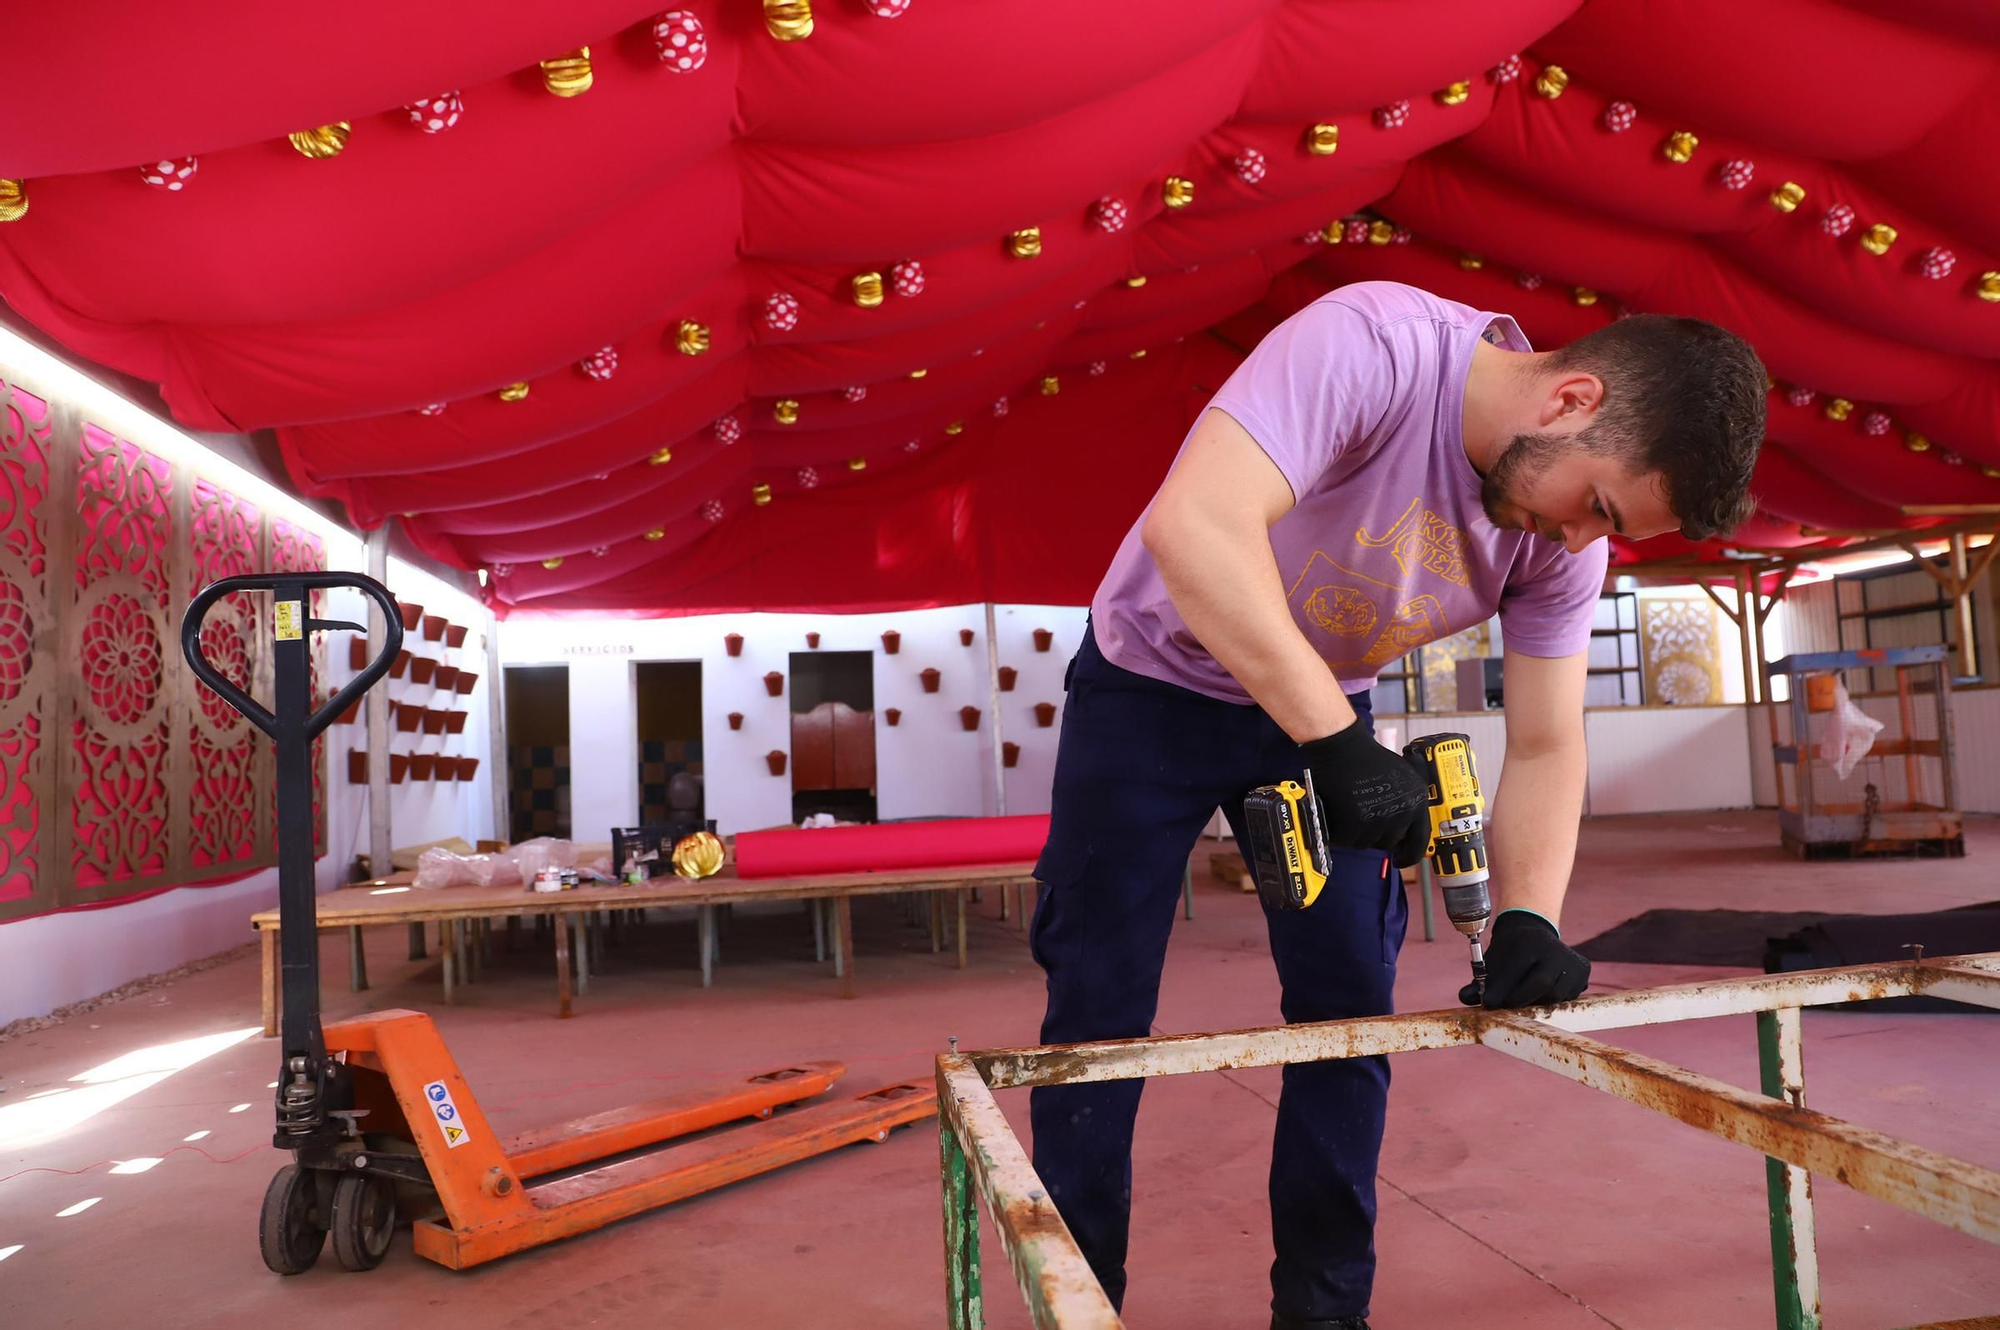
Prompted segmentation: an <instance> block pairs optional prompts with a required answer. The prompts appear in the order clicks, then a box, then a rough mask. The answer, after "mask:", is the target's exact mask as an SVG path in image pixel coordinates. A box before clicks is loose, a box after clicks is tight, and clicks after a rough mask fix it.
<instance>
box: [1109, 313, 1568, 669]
mask: <svg viewBox="0 0 2000 1330" xmlns="http://www.w3.org/2000/svg"><path fill="white" fill-rule="evenodd" d="M1482 336H1483V337H1486V338H1487V339H1488V340H1490V341H1493V342H1495V343H1497V344H1498V345H1500V346H1504V347H1507V348H1509V349H1510V350H1515V351H1528V350H1532V349H1533V348H1532V347H1530V346H1529V345H1528V340H1527V338H1525V337H1523V336H1522V335H1521V330H1520V329H1519V328H1518V327H1516V326H1515V324H1514V321H1513V319H1511V318H1509V317H1507V316H1506V315H1505V314H1489V313H1483V312H1481V311H1479V310H1475V309H1472V308H1471V307H1469V306H1466V305H1460V304H1455V303H1453V302H1452V301H1449V300H1440V299H1439V298H1438V297H1436V296H1434V295H1431V294H1430V293H1429V292H1426V291H1420V290H1418V289H1417V288H1415V287H1411V286H1403V285H1400V284H1398V283H1395V282H1357V283H1355V284H1354V285H1352V286H1344V287H1341V288H1340V289H1338V290H1336V291H1333V292H1331V293H1330V294H1328V295H1326V296H1323V297H1321V298H1320V299H1319V300H1316V301H1314V302H1313V303H1312V304H1310V305H1308V306H1306V307H1305V308H1304V309H1302V310H1300V311H1299V312H1298V313H1297V314H1294V315H1293V316H1292V317H1291V318H1289V319H1287V320H1285V321H1284V322H1283V323H1281V324H1279V325H1278V326H1277V327H1276V328H1274V329H1272V331H1271V333H1270V335H1269V336H1268V337H1266V338H1265V339H1264V340H1263V341H1262V342H1259V343H1258V344H1257V348H1256V350H1254V351H1252V352H1251V353H1250V355H1249V357H1248V358H1247V359H1246V360H1244V362H1243V363H1242V364H1241V365H1240V366H1238V367H1237V370H1236V372H1235V373H1234V374H1232V375H1230V376H1229V380H1228V382H1226V383H1224V384H1223V385H1222V390H1221V391H1220V392H1218V393H1217V394H1216V395H1215V397H1214V398H1213V400H1211V401H1210V403H1209V406H1210V407H1211V408H1213V409H1216V410H1220V411H1224V412H1227V413H1228V414H1229V416H1230V417H1231V418H1232V419H1234V420H1235V421H1236V422H1237V423H1238V424H1240V425H1242V426H1243V428H1244V429H1245V430H1246V431H1248V432H1249V434H1250V437H1251V438H1253V439H1255V440H1256V441H1257V443H1258V445H1259V446H1260V447H1261V448H1263V450H1264V451H1265V452H1266V453H1268V454H1269V455H1270V458H1271V460H1272V461H1273V462H1275V463H1277V466H1278V469H1279V470H1280V471H1282V472H1283V473H1284V475H1285V479H1286V480H1287V481H1288V482H1290V484H1291V487H1292V496H1293V498H1294V500H1295V505H1294V507H1293V508H1292V509H1291V511H1290V512H1287V513H1286V514H1285V515H1284V516H1283V517H1281V518H1279V519H1278V520H1277V521H1276V522H1275V523H1273V524H1272V526H1271V548H1272V550H1273V551H1274V552H1275V553H1276V554H1277V557H1278V572H1279V576H1280V577H1281V578H1282V579H1283V581H1284V585H1285V596H1286V599H1287V601H1288V602H1289V603H1290V605H1291V610H1292V618H1293V620H1294V621H1296V622H1297V624H1298V625H1299V629H1300V631H1301V632H1303V633H1304V634H1305V635H1306V640H1307V641H1309V642H1311V643H1312V644H1313V647H1314V649H1315V650H1317V651H1318V652H1319V654H1320V655H1321V656H1322V657H1323V658H1325V660H1326V662H1327V664H1328V666H1330V667H1331V668H1332V670H1333V672H1334V675H1335V676H1336V677H1337V678H1338V679H1339V680H1340V682H1341V686H1342V688H1344V689H1345V690H1346V691H1347V692H1349V693H1358V692H1362V691H1364V690H1365V689H1367V688H1368V687H1370V686H1371V685H1372V684H1373V683H1374V682H1375V676H1376V675H1377V674H1378V673H1379V672H1380V671H1381V670H1382V668H1383V667H1384V666H1385V665H1387V664H1388V663H1389V662H1391V661H1394V660H1397V659H1399V658H1400V657H1402V656H1404V655H1406V654H1407V653H1408V652H1409V651H1410V649H1411V648H1413V647H1417V646H1421V645H1422V644H1423V643H1425V642H1434V641H1437V640H1438V639H1440V638H1445V637H1449V636H1451V635H1452V634H1454V633H1458V632H1463V631H1464V630H1465V629H1467V628H1472V627H1475V626H1477V625H1478V624H1481V623H1483V622H1485V621H1486V620H1487V619H1488V618H1489V617H1491V616H1492V614H1493V613H1494V611H1495V610H1496V609H1497V610H1498V611H1499V614H1500V624H1501V630H1502V634H1503V636H1504V638H1505V640H1506V644H1507V649H1508V650H1509V651H1516V652H1520V653H1521V654H1523V655H1529V656H1569V655H1574V654H1575V653H1577V652H1579V651H1582V650H1584V648H1586V647H1587V646H1588V645H1589V644H1590V627H1591V618H1592V613H1593V611H1594V609H1595V606H1596V602H1597V597H1598V594H1599V592H1600V591H1601V590H1602V588H1603V583H1604V570H1605V563H1606V558H1607V551H1606V548H1605V545H1604V543H1603V542H1602V541H1600V542H1597V543H1595V544H1593V545H1592V546H1591V547H1590V548H1589V549H1587V550H1585V551H1584V552H1583V553H1582V554H1575V555H1573V554H1570V553H1569V552H1568V551H1567V550H1565V549H1564V548H1563V547H1562V546H1561V545H1560V544H1557V543H1556V542H1553V541H1550V540H1546V539H1544V538H1543V537H1541V536H1540V535H1537V534H1535V533H1533V532H1527V531H1502V530H1500V529H1499V528H1497V527H1495V526H1494V525H1493V524H1492V523H1491V522H1489V521H1488V520H1487V518H1486V512H1485V509H1484V508H1483V507H1482V506H1481V504H1480V501H1479V489H1480V477H1479V473H1478V472H1477V471H1474V470H1473V469H1472V463H1471V462H1470V461H1469V460H1468V459H1467V458H1466V455H1465V440H1464V431H1463V427H1464V412H1463V408H1464V401H1465V377H1466V374H1467V372H1468V371H1469V370H1470V369H1471V366H1472V348H1473V345H1474V343H1475V342H1476V341H1477V340H1478V339H1479V338H1481V337H1482ZM1183 447H1185V442H1184V443H1183ZM1144 522H1145V515H1144V514H1141V515H1140V518H1139V521H1138V522H1136V523H1134V524H1133V526H1132V529H1131V530H1130V531H1129V532H1127V533H1126V535H1125V541H1124V543H1123V544H1122V545H1120V546H1119V549H1118V554H1117V557H1116V558H1114V559H1113V560H1112V562H1111V568H1110V571H1108V572H1107V573H1105V575H1104V581H1103V582H1102V583H1101V584H1099V586H1098V588H1097V595H1096V596H1095V597H1094V598H1093V599H1092V601H1091V606H1090V613H1091V622H1092V627H1093V630H1094V632H1095V634H1096V637H1097V644H1098V648H1099V650H1101V651H1102V652H1103V653H1104V657H1105V659H1106V660H1109V661H1110V662H1111V663H1112V664H1114V665H1118V666H1121V667H1123V668H1125V669H1128V670H1131V671H1133V672H1134V673H1137V674H1144V675H1148V676H1150V677H1152V678H1155V679H1164V680H1166V681H1167V682H1169V683H1175V684H1179V685H1181V686H1182V687H1184V688H1190V689H1192V690H1194V691H1195V692H1197V693H1203V694H1206V695H1207V696H1209V697H1215V698H1220V699H1222V700H1224V701H1228V702H1249V701H1250V700H1251V698H1250V695H1249V694H1248V693H1246V692H1244V691H1243V687H1242V685H1240V684H1238V683H1237V682H1236V680H1235V679H1234V678H1232V677H1231V676H1230V674H1229V673H1228V671H1226V670H1225V669H1223V667H1222V666H1221V664H1220V663H1218V662H1217V661H1216V659H1215V658H1214V657H1213V656H1211V655H1209V654H1208V652H1207V651H1205V650H1203V649H1202V645H1201V643H1200V642H1198V641H1196V640H1195V637H1194V634H1193V633H1191V632H1189V631H1188V627H1187V625H1186V624H1185V623H1184V622H1182V620H1181V616H1180V614H1179V613H1178V612H1176V611H1175V609H1174V605H1173V601H1172V600H1171V599H1170V598H1169V597H1168V595H1167V590H1166V587H1165V586H1164V585H1163V584H1162V583H1161V581H1160V573H1159V569H1158V567H1157V566H1156V565H1155V564H1154V562H1153V556H1152V555H1151V554H1150V553H1148V552H1147V550H1146V547H1145V545H1144V544H1143V543H1142V542H1141V541H1140V538H1139V532H1140V528H1141V526H1142V525H1143V524H1144Z"/></svg>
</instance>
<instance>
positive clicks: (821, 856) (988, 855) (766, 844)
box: [736, 813, 1049, 878]
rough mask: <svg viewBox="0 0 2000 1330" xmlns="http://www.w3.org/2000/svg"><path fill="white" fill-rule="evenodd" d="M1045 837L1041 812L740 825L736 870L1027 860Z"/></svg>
mask: <svg viewBox="0 0 2000 1330" xmlns="http://www.w3.org/2000/svg"><path fill="white" fill-rule="evenodd" d="M1048 838H1049V817H1048V814H1046V813H1041V814H1036V815H1030V816H1025V817H964V818H952V819H950V820H947V821H941V822H888V823H882V824H879V825H876V826H869V827H823V828H820V829H818V830H815V831H793V830H784V831H745V832H741V833H739V834H738V835H737V837H736V874H737V876H738V877H745V878H762V877H806V876H811V875H813V874H818V873H887V872H893V871H896V870H899V869H912V868H969V867H973V866H976V865H984V864H1011V863H1030V862H1033V860H1034V859H1035V858H1036V857H1037V856H1038V855H1040V854H1041V852H1042V842H1043V841H1045V840H1047V839H1048Z"/></svg>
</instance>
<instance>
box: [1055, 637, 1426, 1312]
mask: <svg viewBox="0 0 2000 1330" xmlns="http://www.w3.org/2000/svg"><path fill="white" fill-rule="evenodd" d="M1067 691H1068V694H1069V699H1068V703H1067V706H1066V707H1065V713H1064V716H1063V727H1062V737H1061V741H1060V745H1059V747H1058V750H1057V757H1056V771H1055V788H1054V798H1053V805H1052V812H1051V818H1050V823H1049V840H1048V844H1047V846H1046V847H1045V848H1044V849H1043V851H1042V857H1041V861H1040V863H1039V864H1037V866H1036V869H1035V876H1036V877H1037V878H1038V879H1039V880H1040V882H1041V884H1042V885H1041V889H1040V893H1039V897H1038V901H1037V906H1036V911H1035V920H1034V928H1033V945H1034V955H1035V959H1036V961H1037V962H1039V963H1040V965H1041V967H1042V969H1043V970H1044V971H1045V972H1046V973H1047V976H1048V999H1049V1004H1048V1013H1047V1015H1046V1016H1045V1017H1044V1018H1043V1020H1042V1041H1043V1042H1044V1043H1050V1044H1060V1043H1074V1042H1078V1041H1083V1040H1094V1039H1127V1038H1140V1037H1144V1036H1146V1035H1149V1034H1151V1033H1152V1025H1153V1016H1154V1012H1155V1009H1156V1007H1157V1006H1158V1002H1159V992H1160V972H1161V970H1162V968H1163V967H1164V965H1165V963H1166V955H1167V934H1168V932H1169V931H1170V930H1171V929H1172V927H1173V921H1174V912H1175V908H1176V906H1177V905H1178V903H1179V899H1180V888H1181V874H1182V872H1183V870H1184V869H1185V867H1186V865H1187V862H1188V856H1189V854H1190V853H1192V851H1193V849H1194V845H1195V841H1196V839H1197V837H1198V836H1199V835H1200V833H1201V829H1202V827H1203V826H1204V825H1206V823H1207V822H1208V820H1209V818H1210V816H1211V815H1212V814H1213V813H1214V812H1215V810H1216V809H1217V808H1218V807H1220V808H1221V809H1222V810H1223V812H1224V813H1225V814H1226V815H1227V816H1228V818H1229V821H1230V825H1231V826H1232V828H1233V829H1234V830H1235V833H1236V843H1237V844H1238V845H1239V846H1241V845H1243V844H1244V843H1245V842H1244V830H1243V823H1242V817H1243V796H1244V795H1245V794H1247V793H1248V792H1249V791H1250V790H1251V789H1252V788H1254V787H1256V786H1258V785H1263V784H1269V783H1271V782H1274V781H1279V780H1286V779H1291V780H1300V779H1302V775H1301V773H1302V771H1303V770H1304V763H1303V762H1302V761H1301V759H1300V756H1299V751H1298V746H1297V745H1296V744H1295V743H1293V742H1292V740H1291V739H1290V738H1289V737H1288V736H1287V735H1286V734H1285V732H1284V731H1283V730H1281V729H1279V728H1278V726H1277V724H1276V723H1275V722H1273V721H1272V720H1271V718H1270V717H1269V716H1267V715H1266V714H1265V713H1264V711H1263V709H1262V708H1261V707H1256V706H1241V705H1237V704H1233V703H1229V702H1220V701H1216V700H1215V699H1213V698H1209V697H1204V696H1202V695H1200V694H1198V693H1194V692H1191V691H1189V690H1188V689H1185V688H1180V687H1177V686H1175V685H1173V684H1168V683H1163V682H1161V681H1159V680H1156V679H1150V678H1147V677H1145V676H1143V675H1139V674H1134V673H1132V672H1131V671H1129V670H1123V669H1120V668H1119V667H1117V666H1116V665H1113V664H1111V663H1110V662H1108V661H1106V660H1105V659H1104V657H1103V655H1102V654H1100V653H1099V651H1098V649H1097V644H1096V641H1095V638H1094V637H1093V636H1092V635H1091V634H1090V633H1089V632H1086V633H1085V634H1084V639H1083V645H1082V647H1081V648H1080V649H1079V651H1078V653H1077V656H1076V659H1075V660H1074V661H1073V662H1072V663H1071V665H1070V674H1069V679H1068V683H1067ZM1349 701H1351V702H1352V703H1354V705H1355V709H1356V711H1357V712H1358V713H1359V715H1360V717H1361V720H1362V723H1363V724H1368V725H1371V726H1372V724H1373V721H1372V718H1371V716H1370V713H1369V711H1368V697H1367V695H1366V694H1358V695H1355V696H1352V697H1350V698H1349ZM1332 861H1333V862H1332V864H1331V869H1332V871H1331V874H1330V876H1329V879H1328V882H1327V885H1326V889H1325V890H1324V891H1323V892H1322V893H1321V894H1320V896H1319V898H1318V900H1317V901H1316V902H1315V903H1314V904H1313V905H1312V907H1311V908H1309V909H1306V910H1298V911H1291V910H1272V909H1269V908H1268V907H1266V908H1265V912H1264V913H1265V925H1266V928H1267V930H1268V933H1269V936H1270V942H1271V955H1272V958H1273V959H1274V960H1275V961H1276V962H1277V968H1278V979H1279V982H1280V983H1281V985H1282V986H1283V998H1282V1001H1281V1004H1280V1010H1281V1011H1282V1013H1283V1015H1284V1019H1285V1021H1286V1022H1287V1023H1296V1022H1300V1021H1322V1020H1334V1019H1338V1018H1341V1017H1348V1016H1375V1015H1382V1014H1385V1013H1387V1012H1389V1011H1390V1010H1392V996H1391V990H1392V989H1393V987H1394V983H1395V977H1396V953H1397V951H1398V950H1399V949H1400V948H1401V946H1402V943H1403V930H1404V926H1405V924H1406V923H1407V922H1408V905H1407V902H1406V901H1405V899H1404V896H1403V888H1402V879H1401V875H1400V874H1397V873H1395V872H1393V871H1391V870H1390V868H1389V865H1388V858H1387V856H1386V855H1383V854H1382V853H1380V852H1379V851H1372V850H1369V851H1348V850H1339V849H1336V850H1333V851H1332ZM1243 903H1244V905H1245V906H1248V904H1249V902H1247V901H1245V902H1243ZM1144 1085H1145V1082H1144V1081H1141V1080H1130V1081H1107V1082H1100V1083H1096V1084H1088V1085H1053V1086H1041V1087H1037V1088H1036V1089H1035V1090H1034V1091H1033V1092H1032V1094H1031V1098H1030V1108H1029V1113H1030V1117H1031V1119H1032V1122H1033V1127H1034V1156H1035V1169H1036V1171H1037V1172H1038V1173H1040V1174H1041V1177H1042V1180H1043V1182H1044V1183H1045V1185H1047V1187H1048V1189H1049V1195H1050V1198H1051V1199H1052V1200H1053V1201H1054V1202H1055V1204H1056V1208H1057V1209H1058V1210H1059V1211H1060V1212H1061V1214H1062V1217H1063V1220H1064V1222H1065V1223H1067V1224H1068V1225H1069V1227H1070V1231H1071V1232H1073V1233H1074V1234H1075V1235H1076V1238H1077V1241H1078V1243H1079V1244H1081V1246H1082V1248H1083V1251H1084V1254H1085V1255H1086V1256H1087V1257H1088V1258H1089V1260H1090V1265H1091V1269H1092V1270H1093V1271H1095V1272H1096V1274H1097V1277H1098V1279H1099V1280H1101V1281H1102V1282H1103V1285H1104V1288H1105V1291H1106V1292H1108V1293H1109V1294H1110V1295H1111V1300H1112V1302H1113V1303H1114V1304H1122V1301H1123V1298H1124V1294H1125V1252H1126V1241H1127V1235H1128V1232H1129V1228H1130V1221H1131V1209H1132V1126H1133V1122H1134V1120H1135V1119H1136V1118H1137V1116H1138V1112H1139V1096H1140V1091H1141V1090H1142V1089H1143V1088H1144ZM1388 1092H1389V1062H1388V1059H1387V1058H1382V1057H1373V1058H1351V1059H1346V1060H1343V1061H1338V1062H1318V1063H1305V1064H1300V1065H1297V1066H1289V1067H1286V1068H1285V1070H1284V1090H1283V1093H1282V1095H1281V1097H1280V1099H1279V1103H1278V1122H1277V1131H1276V1136H1275V1139H1274V1140H1273V1142H1272V1149H1271V1172H1270V1197H1271V1237H1272V1245H1273V1248H1274V1250H1275V1252H1276V1259H1275V1260H1274V1261H1273V1263H1272V1266H1271V1291H1272V1307H1273V1309H1274V1310H1276V1311H1278V1312H1282V1313H1284V1314H1285V1315H1287V1316H1290V1317H1295V1318H1298V1319H1303V1320H1318V1319H1337V1318H1339V1317H1343V1316H1361V1315H1366V1314H1367V1311H1368V1300H1369V1292H1370V1288H1371V1286H1372V1284H1373V1282H1374V1276H1375V1243H1374V1229H1375V1164H1376V1158H1377V1156H1378V1155H1379V1154H1380V1152H1381V1147H1382V1119H1383V1111H1384V1109H1385V1107H1386V1105H1387V1100H1388ZM1250 1107H1251V1105H1250V1104H1249V1103H1248V1102H1247V1100H1246V1104H1245V1111H1249V1109H1250Z"/></svg>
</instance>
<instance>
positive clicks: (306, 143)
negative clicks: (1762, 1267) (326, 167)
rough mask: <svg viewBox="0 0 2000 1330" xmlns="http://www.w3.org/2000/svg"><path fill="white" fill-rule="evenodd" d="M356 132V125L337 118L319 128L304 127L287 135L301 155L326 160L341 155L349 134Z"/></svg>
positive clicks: (315, 159) (316, 159)
mask: <svg viewBox="0 0 2000 1330" xmlns="http://www.w3.org/2000/svg"><path fill="white" fill-rule="evenodd" d="M353 132H354V126H353V125H350V124H348V123H347V122H346V121H345V120H336V121H334V122H333V123H332V124H330V125H321V126H320V127H319V128H318V129H302V130H300V131H299V132H298V133H296V134H287V135H286V136H285V137H286V138H288V139H290V140H291V141H292V146H293V147H294V148H297V149H298V150H299V152H300V154H301V155H303V156H306V157H310V158H312V159H313V160H314V161H324V160H326V159H327V158H328V157H338V156H340V150H341V149H342V148H345V147H346V146H347V136H348V135H349V134H352V133H353Z"/></svg>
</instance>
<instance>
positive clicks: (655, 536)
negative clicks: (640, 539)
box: [646, 526, 667, 540]
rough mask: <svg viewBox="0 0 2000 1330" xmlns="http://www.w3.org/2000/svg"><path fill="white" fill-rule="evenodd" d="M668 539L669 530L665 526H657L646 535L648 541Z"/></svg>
mask: <svg viewBox="0 0 2000 1330" xmlns="http://www.w3.org/2000/svg"><path fill="white" fill-rule="evenodd" d="M666 538H667V529H666V528H665V527H663V526H656V527H654V528H653V529H652V530H651V531H648V532H647V533H646V539H647V540H665V539H666Z"/></svg>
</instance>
